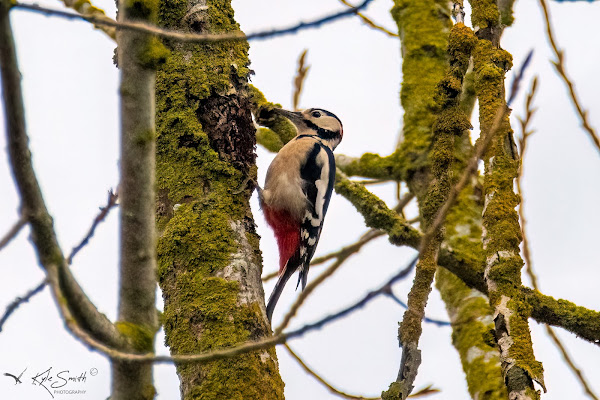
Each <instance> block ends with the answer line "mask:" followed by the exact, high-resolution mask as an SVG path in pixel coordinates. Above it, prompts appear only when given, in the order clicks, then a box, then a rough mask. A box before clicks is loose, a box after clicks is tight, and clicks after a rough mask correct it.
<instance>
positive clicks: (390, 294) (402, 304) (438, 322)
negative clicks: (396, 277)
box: [385, 286, 451, 326]
mask: <svg viewBox="0 0 600 400" xmlns="http://www.w3.org/2000/svg"><path fill="white" fill-rule="evenodd" d="M385 295H386V296H387V297H389V298H390V299H392V300H394V302H396V303H397V304H398V305H400V307H402V308H404V309H408V305H407V304H406V303H405V302H403V301H402V300H400V299H399V298H398V296H396V295H395V294H394V291H393V290H392V287H391V286H390V287H389V288H387V289H386V291H385ZM423 321H425V322H429V323H430V324H434V325H437V326H450V325H451V323H450V322H448V321H442V320H439V319H434V318H429V317H427V316H424V317H423Z"/></svg>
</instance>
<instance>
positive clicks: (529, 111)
mask: <svg viewBox="0 0 600 400" xmlns="http://www.w3.org/2000/svg"><path fill="white" fill-rule="evenodd" d="M536 89H537V77H535V78H534V79H533V82H532V85H531V89H530V91H529V94H528V95H527V101H526V103H525V116H524V117H523V118H519V122H520V124H521V138H520V140H519V144H520V147H521V167H520V169H519V176H518V177H517V194H518V195H519V197H520V198H521V204H520V205H519V218H520V219H521V235H522V236H523V258H524V259H525V272H526V273H527V276H529V279H530V280H531V286H533V288H534V289H535V290H539V285H538V280H537V276H536V274H535V272H534V270H533V262H532V258H531V249H530V247H529V238H528V236H527V229H526V225H527V219H526V218H525V200H524V196H523V183H522V180H523V165H524V162H523V161H524V157H525V150H526V149H527V139H528V138H529V136H531V135H532V134H533V131H532V130H530V129H529V124H530V123H531V119H532V116H533V113H534V111H535V110H534V109H533V108H532V102H533V97H534V96H535V92H536ZM544 327H545V328H546V333H547V334H548V336H550V339H551V340H552V341H553V342H554V345H555V346H556V347H557V348H558V351H559V352H560V353H561V354H562V357H563V359H564V360H565V362H566V363H567V365H568V366H569V368H570V369H571V371H573V374H575V376H576V377H577V379H578V380H579V383H581V386H583V389H584V391H585V392H586V393H587V395H588V396H589V397H590V398H591V399H593V400H599V399H598V396H597V395H596V394H595V393H594V391H593V390H592V388H591V386H590V385H589V384H588V382H587V380H586V379H585V377H584V376H583V372H582V371H581V370H580V369H579V368H578V367H577V365H575V362H574V361H573V359H572V358H571V356H570V355H569V352H568V351H567V349H566V347H565V346H564V344H563V343H562V341H561V340H560V338H559V337H558V335H557V334H556V332H554V329H553V328H552V327H551V326H549V325H544Z"/></svg>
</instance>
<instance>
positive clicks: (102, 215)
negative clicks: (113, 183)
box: [67, 189, 119, 265]
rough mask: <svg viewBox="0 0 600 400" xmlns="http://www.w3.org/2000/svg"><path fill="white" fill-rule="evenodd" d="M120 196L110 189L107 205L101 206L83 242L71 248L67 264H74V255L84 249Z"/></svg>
mask: <svg viewBox="0 0 600 400" xmlns="http://www.w3.org/2000/svg"><path fill="white" fill-rule="evenodd" d="M118 197H119V196H118V195H117V194H116V193H113V191H112V189H111V190H109V191H108V200H107V202H106V205H105V206H104V207H100V213H98V215H97V216H96V218H94V221H93V222H92V226H90V229H89V230H88V233H87V234H86V235H85V237H84V238H83V239H82V240H81V242H79V244H78V245H77V246H75V247H73V250H71V254H69V257H67V264H69V265H71V264H73V257H75V256H76V255H77V253H79V251H80V250H81V249H83V248H84V247H85V246H86V245H87V244H88V243H89V241H90V239H91V238H92V236H94V233H95V232H96V228H97V227H98V225H100V223H102V222H103V221H104V219H105V218H106V217H107V216H108V214H109V213H110V210H111V209H112V208H113V207H116V206H117V199H118Z"/></svg>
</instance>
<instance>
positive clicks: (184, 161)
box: [156, 0, 283, 400]
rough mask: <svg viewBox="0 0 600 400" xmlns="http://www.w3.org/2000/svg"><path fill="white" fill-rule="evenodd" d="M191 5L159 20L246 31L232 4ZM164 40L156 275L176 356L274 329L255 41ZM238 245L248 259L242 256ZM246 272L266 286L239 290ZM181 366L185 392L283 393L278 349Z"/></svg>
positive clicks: (166, 5) (167, 11)
mask: <svg viewBox="0 0 600 400" xmlns="http://www.w3.org/2000/svg"><path fill="white" fill-rule="evenodd" d="M193 5H194V4H191V5H189V7H192V6H193ZM193 9H195V10H197V11H195V12H193V13H189V9H188V2H185V1H179V0H164V1H162V2H161V4H160V9H159V13H158V15H159V23H160V24H161V25H163V26H166V27H169V28H173V29H179V30H181V29H183V30H193V31H201V32H213V33H219V32H231V31H237V30H238V29H239V26H238V25H237V23H236V22H235V20H234V18H233V10H232V8H231V5H230V2H229V1H216V0H209V1H207V2H206V7H193ZM188 13H189V14H188ZM166 45H167V47H169V49H170V51H171V53H172V54H171V56H170V57H169V58H168V59H167V60H166V62H165V64H164V65H163V66H162V67H161V69H160V70H159V71H158V74H157V85H156V86H157V102H156V104H157V133H158V139H157V185H158V188H157V192H158V209H157V221H158V228H159V230H160V232H161V237H160V239H159V243H158V258H159V264H158V276H159V283H160V286H161V288H162V290H163V298H164V300H165V308H164V313H163V316H162V320H163V325H164V328H165V334H166V339H165V340H166V344H167V345H168V346H169V347H170V349H171V352H172V353H173V354H191V353H200V352H205V351H210V350H212V349H218V348H224V347H230V346H234V345H236V344H239V343H242V342H245V341H247V340H256V339H259V338H261V337H264V336H266V335H269V334H270V331H269V327H268V323H267V321H266V318H265V316H264V312H263V307H264V304H261V303H263V302H264V300H263V294H262V288H261V286H260V285H261V284H260V279H259V276H260V265H261V264H260V262H261V258H260V250H259V248H258V235H256V233H255V231H254V227H253V223H252V213H251V211H250V206H249V196H250V193H251V190H249V189H250V188H248V187H246V186H244V185H243V184H244V182H245V181H246V179H247V178H250V179H256V166H255V165H254V158H255V154H254V151H253V149H254V146H255V136H254V133H255V132H254V128H253V124H252V119H251V115H250V99H249V97H250V94H249V88H248V86H247V76H248V73H249V69H248V64H249V60H248V57H247V50H248V44H247V43H246V42H244V41H235V42H228V43H214V44H207V45H194V44H181V43H169V42H166ZM240 254H243V257H242V258H243V261H244V262H245V263H246V264H244V265H240V264H239V263H236V262H234V260H235V259H237V258H239V257H240V256H239V255H240ZM234 255H235V256H236V257H237V258H234ZM242 268H246V269H244V270H242ZM243 273H247V274H249V275H252V276H254V275H256V277H257V278H256V282H252V283H248V282H244V285H246V284H256V285H258V286H257V287H253V288H250V289H249V287H246V286H245V287H241V284H240V281H239V280H236V278H235V276H239V275H240V274H243ZM231 276H233V277H234V278H231ZM177 368H178V373H179V375H180V378H181V389H182V393H183V398H185V399H214V400H217V399H219V400H220V399H269V400H270V399H281V398H283V382H282V381H281V378H280V377H279V373H278V366H277V359H276V354H275V349H274V348H270V349H268V350H262V351H255V352H251V353H247V354H243V355H240V356H236V357H232V358H229V359H225V360H218V361H214V362H211V363H207V364H185V365H178V366H177Z"/></svg>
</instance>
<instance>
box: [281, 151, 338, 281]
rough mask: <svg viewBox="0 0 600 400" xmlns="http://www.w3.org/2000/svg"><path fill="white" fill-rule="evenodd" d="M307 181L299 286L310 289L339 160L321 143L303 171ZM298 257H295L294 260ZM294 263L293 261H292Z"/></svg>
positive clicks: (303, 178)
mask: <svg viewBox="0 0 600 400" xmlns="http://www.w3.org/2000/svg"><path fill="white" fill-rule="evenodd" d="M300 176H301V178H302V180H303V190H304V194H305V195H306V198H307V199H308V202H309V207H308V209H307V211H306V214H305V215H304V219H303V220H302V223H301V225H300V246H299V247H298V254H297V256H298V258H299V260H298V261H299V263H298V269H299V270H300V274H299V276H298V284H297V285H296V287H298V285H299V284H300V282H302V289H304V288H305V287H306V281H307V278H308V266H309V264H310V260H311V259H312V257H313V255H314V254H315V250H316V248H317V244H318V243H319V236H321V229H322V228H323V220H324V219H325V214H326V213H327V208H328V207H329V200H331V194H332V192H333V185H334V183H335V158H334V156H333V152H332V151H331V149H330V148H329V147H327V146H324V145H323V144H321V143H315V146H314V147H313V149H312V151H311V152H310V154H309V156H308V158H307V160H306V164H305V165H303V166H302V169H301V170H300ZM295 257H296V254H294V257H293V258H295ZM290 261H291V260H290Z"/></svg>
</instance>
